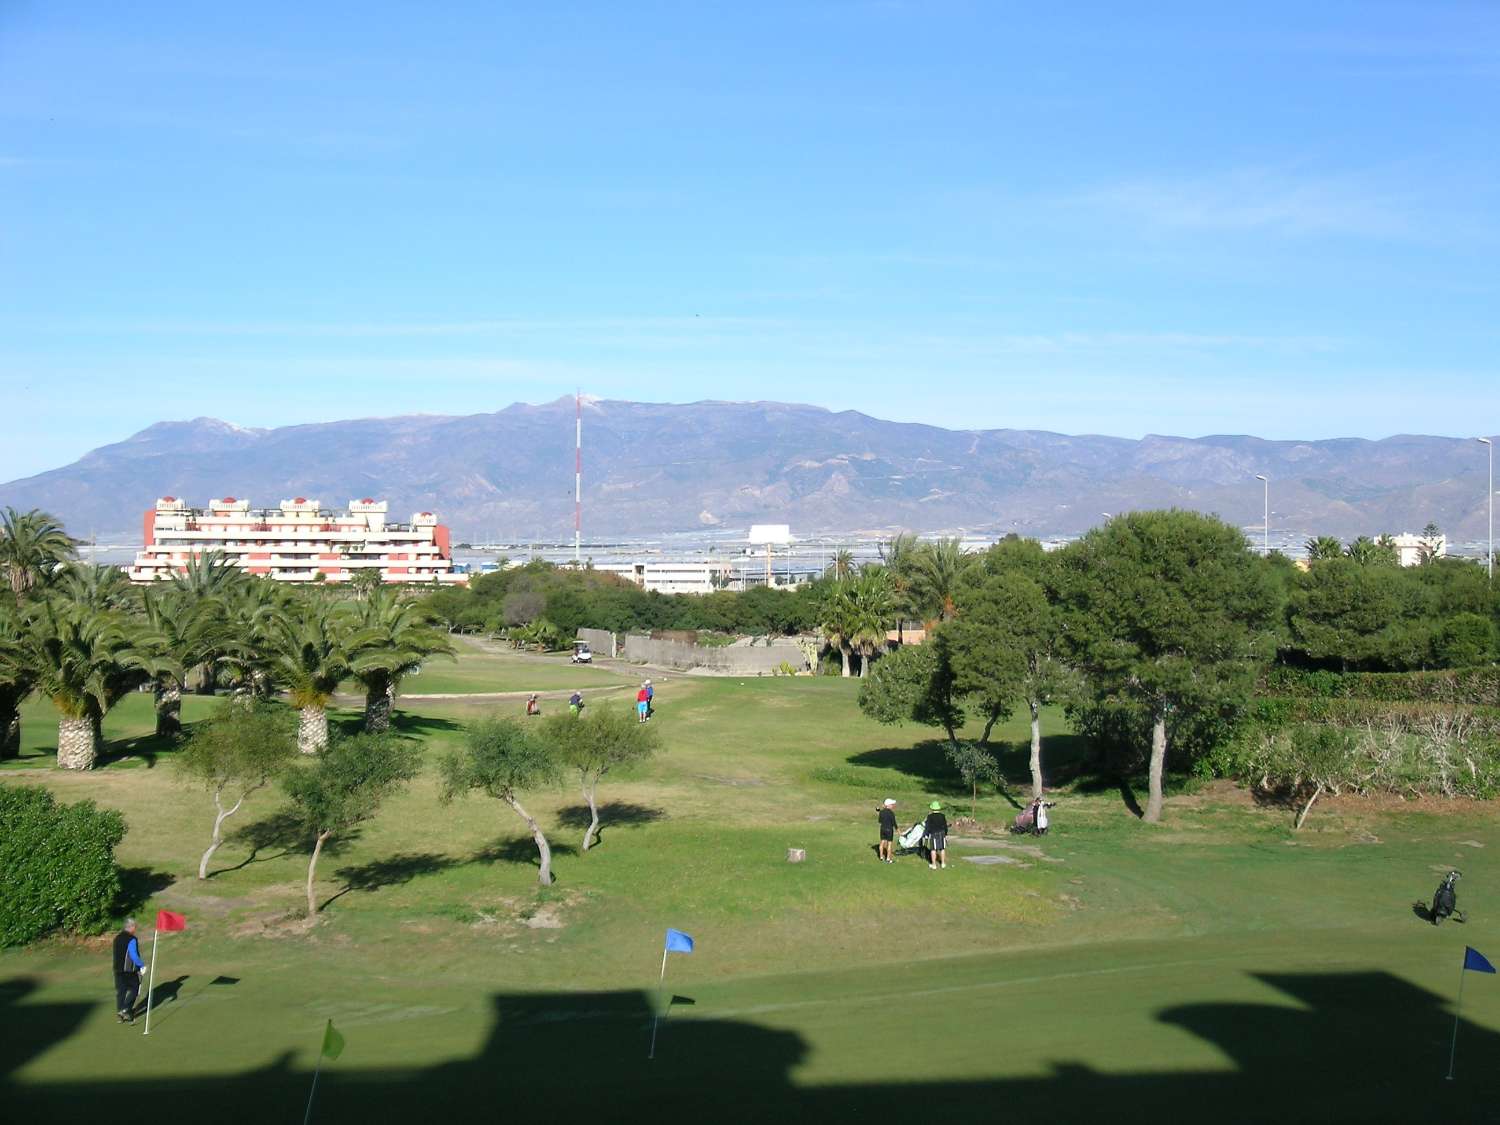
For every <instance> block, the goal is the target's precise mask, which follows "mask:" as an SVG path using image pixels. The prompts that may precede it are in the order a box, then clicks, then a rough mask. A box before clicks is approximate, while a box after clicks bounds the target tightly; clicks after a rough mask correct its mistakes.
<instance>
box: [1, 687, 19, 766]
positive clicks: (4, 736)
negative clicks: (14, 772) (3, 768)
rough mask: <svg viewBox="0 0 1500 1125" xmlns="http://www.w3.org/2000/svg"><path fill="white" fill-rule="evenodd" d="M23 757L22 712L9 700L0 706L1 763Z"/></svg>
mask: <svg viewBox="0 0 1500 1125" xmlns="http://www.w3.org/2000/svg"><path fill="white" fill-rule="evenodd" d="M20 756H21V711H20V709H19V708H18V707H17V706H16V705H15V704H14V703H12V702H10V701H9V700H6V701H5V702H4V704H3V705H0V761H3V760H4V759H6V758H19V757H20Z"/></svg>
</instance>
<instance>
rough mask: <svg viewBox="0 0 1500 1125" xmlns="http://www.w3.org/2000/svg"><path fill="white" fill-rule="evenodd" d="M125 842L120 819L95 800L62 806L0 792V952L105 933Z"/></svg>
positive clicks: (9, 788) (13, 788) (29, 789)
mask: <svg viewBox="0 0 1500 1125" xmlns="http://www.w3.org/2000/svg"><path fill="white" fill-rule="evenodd" d="M124 836H125V818H124V817H122V816H121V815H120V814H119V813H117V812H114V811H111V810H103V809H99V808H97V807H96V806H95V805H94V802H93V801H79V802H78V803H76V804H71V805H60V804H58V803H57V800H56V799H55V798H54V797H53V796H52V794H51V793H49V792H47V791H46V790H45V789H41V788H36V787H33V786H30V785H0V873H3V874H0V879H3V887H0V947H4V946H10V945H24V944H25V943H26V942H29V941H33V940H35V939H36V938H39V937H41V936H42V935H43V934H47V933H51V932H52V931H53V930H69V931H71V932H73V933H83V934H87V933H97V932H99V931H100V930H103V929H106V928H107V927H108V926H109V924H110V920H111V919H110V914H111V911H112V910H113V909H114V904H115V900H116V899H117V898H118V897H119V894H120V873H119V870H118V869H117V868H116V867H115V847H116V845H118V844H119V842H120V841H121V840H122V839H123V838H124Z"/></svg>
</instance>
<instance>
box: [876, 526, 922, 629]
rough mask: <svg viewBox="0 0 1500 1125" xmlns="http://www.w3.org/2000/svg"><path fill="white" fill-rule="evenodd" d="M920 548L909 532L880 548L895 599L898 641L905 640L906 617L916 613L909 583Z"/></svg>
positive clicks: (912, 533)
mask: <svg viewBox="0 0 1500 1125" xmlns="http://www.w3.org/2000/svg"><path fill="white" fill-rule="evenodd" d="M920 548H921V541H920V540H919V539H918V538H917V536H916V534H915V533H914V532H910V531H903V532H900V533H899V534H897V535H896V536H894V537H893V538H892V539H891V541H890V542H889V543H884V544H882V545H881V547H880V561H881V562H883V563H884V564H885V568H886V570H888V571H889V572H890V575H891V594H892V596H893V597H894V598H895V609H896V639H897V640H898V641H904V640H905V637H904V636H903V630H904V629H905V627H906V619H907V617H908V616H910V615H912V614H915V613H916V609H915V608H914V606H913V605H912V597H911V581H912V570H913V567H914V565H915V563H916V560H917V553H918V551H919V550H920Z"/></svg>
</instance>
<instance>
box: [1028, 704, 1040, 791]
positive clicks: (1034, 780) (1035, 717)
mask: <svg viewBox="0 0 1500 1125" xmlns="http://www.w3.org/2000/svg"><path fill="white" fill-rule="evenodd" d="M1027 703H1028V704H1029V705H1030V707H1031V795H1032V796H1033V797H1040V796H1041V795H1042V709H1041V706H1040V705H1039V704H1038V703H1037V701H1036V700H1035V699H1031V700H1027Z"/></svg>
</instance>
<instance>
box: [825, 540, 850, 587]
mask: <svg viewBox="0 0 1500 1125" xmlns="http://www.w3.org/2000/svg"><path fill="white" fill-rule="evenodd" d="M854 571H855V566H854V552H853V551H851V550H849V549H848V548H847V547H840V548H839V549H838V550H837V551H835V552H834V553H833V558H832V559H830V560H829V562H828V567H827V569H826V570H824V571H823V574H824V576H825V577H828V578H831V579H833V580H834V581H835V582H843V581H844V580H845V579H848V578H853V577H854Z"/></svg>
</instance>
